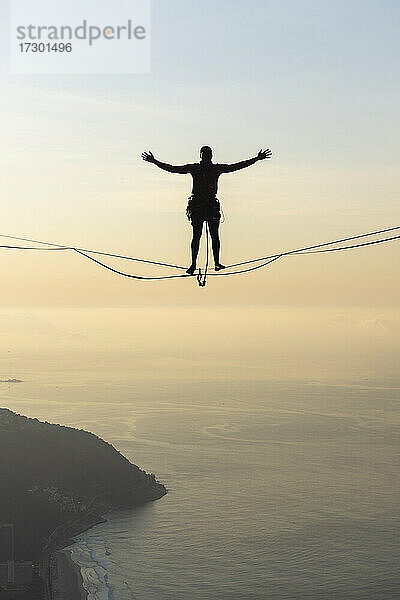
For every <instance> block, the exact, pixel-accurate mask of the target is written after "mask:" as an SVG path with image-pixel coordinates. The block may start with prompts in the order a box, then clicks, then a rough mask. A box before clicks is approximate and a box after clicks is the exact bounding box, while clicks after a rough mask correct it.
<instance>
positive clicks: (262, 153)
mask: <svg viewBox="0 0 400 600" xmlns="http://www.w3.org/2000/svg"><path fill="white" fill-rule="evenodd" d="M271 156H272V152H271V150H270V149H269V148H267V150H260V152H259V153H258V154H257V158H258V160H264V159H265V158H271Z"/></svg>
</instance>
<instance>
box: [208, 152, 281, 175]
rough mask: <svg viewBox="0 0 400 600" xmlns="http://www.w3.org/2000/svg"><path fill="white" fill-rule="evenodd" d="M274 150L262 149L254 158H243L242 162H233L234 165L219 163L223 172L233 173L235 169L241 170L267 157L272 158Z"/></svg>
mask: <svg viewBox="0 0 400 600" xmlns="http://www.w3.org/2000/svg"><path fill="white" fill-rule="evenodd" d="M271 156H272V152H271V150H260V152H259V153H258V154H257V156H254V158H249V159H248V160H241V161H240V162H237V163H233V164H232V165H219V166H220V169H221V173H233V172H234V171H240V169H245V168H246V167H250V166H251V165H254V163H256V162H258V161H259V160H264V159H265V158H271Z"/></svg>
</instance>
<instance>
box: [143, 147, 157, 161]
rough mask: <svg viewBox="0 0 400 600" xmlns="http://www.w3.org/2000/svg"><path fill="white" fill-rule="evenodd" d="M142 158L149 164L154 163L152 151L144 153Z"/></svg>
mask: <svg viewBox="0 0 400 600" xmlns="http://www.w3.org/2000/svg"><path fill="white" fill-rule="evenodd" d="M142 158H143V160H145V161H147V162H151V163H153V162H154V154H153V153H152V152H150V150H149V151H148V152H142Z"/></svg>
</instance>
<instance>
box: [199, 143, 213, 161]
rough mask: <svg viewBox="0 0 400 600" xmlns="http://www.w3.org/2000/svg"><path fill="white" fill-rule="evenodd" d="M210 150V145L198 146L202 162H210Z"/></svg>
mask: <svg viewBox="0 0 400 600" xmlns="http://www.w3.org/2000/svg"><path fill="white" fill-rule="evenodd" d="M212 155H213V153H212V150H211V148H210V146H202V147H201V148H200V158H201V160H202V161H204V162H211V159H212Z"/></svg>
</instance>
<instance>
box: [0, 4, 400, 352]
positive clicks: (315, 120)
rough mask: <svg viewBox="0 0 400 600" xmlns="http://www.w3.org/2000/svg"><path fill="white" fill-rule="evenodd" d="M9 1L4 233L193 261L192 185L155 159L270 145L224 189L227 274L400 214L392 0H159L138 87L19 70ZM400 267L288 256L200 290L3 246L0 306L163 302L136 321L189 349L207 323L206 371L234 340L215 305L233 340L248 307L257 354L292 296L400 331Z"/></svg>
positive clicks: (301, 323)
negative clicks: (224, 341)
mask: <svg viewBox="0 0 400 600" xmlns="http://www.w3.org/2000/svg"><path fill="white" fill-rule="evenodd" d="M5 5H6V3H2V5H1V8H0V11H1V13H0V14H1V19H2V22H3V33H4V35H3V36H2V42H1V44H2V52H1V56H2V59H1V61H2V62H1V65H2V72H1V91H2V93H1V97H0V119H1V127H2V136H1V142H0V143H1V168H2V176H1V181H2V199H3V200H2V212H1V216H2V218H1V228H0V229H1V231H0V233H9V234H15V235H21V236H27V237H33V238H38V239H44V240H49V241H56V242H60V243H67V244H75V245H81V246H86V247H91V248H98V249H104V250H111V251H116V252H121V253H127V254H130V255H135V256H139V257H143V258H158V259H161V260H165V261H168V262H169V261H171V262H177V263H179V264H186V263H188V258H189V257H188V244H189V240H190V226H189V224H188V222H187V220H186V217H185V214H184V212H185V207H186V202H187V196H188V194H189V192H190V177H189V176H179V175H171V174H167V173H164V172H162V171H160V170H158V169H157V168H156V167H154V166H153V165H149V164H147V163H144V162H143V161H142V160H141V158H140V154H141V152H142V151H143V150H146V149H151V150H152V151H153V152H154V153H155V155H156V156H157V157H159V158H160V159H162V160H168V161H170V162H173V163H186V162H191V161H195V160H197V158H198V149H199V147H200V146H201V145H203V144H209V145H211V146H212V147H213V148H214V153H215V160H216V161H217V162H218V161H219V162H230V161H236V160H240V159H243V158H247V157H250V156H253V155H254V154H255V153H256V152H257V151H258V150H259V148H261V147H270V148H271V149H272V151H273V158H272V160H271V161H265V162H263V163H259V164H256V165H255V166H253V167H252V168H250V169H248V170H246V171H242V172H240V173H235V174H231V175H226V176H223V177H222V178H221V180H220V194H219V197H220V199H221V201H222V204H223V208H224V212H225V215H226V222H225V223H224V224H223V225H222V260H223V262H225V263H230V262H235V261H236V260H240V259H246V258H251V257H253V256H259V255H264V254H268V253H270V252H276V251H279V250H283V249H290V248H295V247H297V246H299V245H307V244H309V243H310V244H311V243H314V242H318V241H324V240H329V239H335V238H336V237H338V236H339V237H340V236H342V235H348V234H353V233H362V232H365V231H370V230H374V229H378V228H383V227H389V226H393V225H398V224H399V223H400V207H399V192H400V180H399V169H398V162H399V159H400V151H399V149H400V145H399V133H400V132H399V118H398V106H399V105H400V93H399V81H400V79H399V44H400V41H399V36H398V29H399V17H400V4H399V3H398V2H397V1H395V0H393V1H390V0H375V1H370V0H362V1H361V0H360V1H357V0H351V1H348V0H347V1H337V2H329V1H326V0H318V1H315V0H310V1H305V0H285V1H283V2H282V1H278V0H273V1H269V0H250V1H249V2H246V3H245V2H242V1H238V0H218V2H215V1H211V0H203V1H202V2H198V1H197V0H185V1H183V0H170V1H169V2H164V1H162V0H153V3H152V11H153V17H152V73H151V74H150V75H126V76H118V75H115V76H112V75H108V76H101V75H87V76H78V75H76V76H74V75H69V76H54V75H52V76H45V75H42V76H33V75H32V76H28V75H20V76H16V75H10V74H9V73H8V46H7V27H8V15H7V12H6V9H7V7H6V6H5ZM399 259H400V243H393V244H391V245H387V246H376V247H373V248H367V249H364V250H357V251H354V252H352V253H346V254H341V255H337V254H336V255H335V254H332V255H322V256H304V257H297V258H290V259H287V260H285V261H282V262H280V263H279V262H278V263H276V264H275V265H274V266H272V267H271V268H270V269H265V270H263V271H258V272H255V273H253V274H250V275H247V276H241V277H237V278H232V279H230V278H220V279H218V280H216V279H217V278H215V279H213V280H212V281H210V283H209V285H208V287H207V288H206V289H199V288H198V287H197V286H196V285H195V283H194V282H193V281H190V280H186V279H184V280H175V281H172V282H159V283H141V282H134V281H129V280H124V279H121V278H118V277H117V276H114V275H112V274H111V273H109V272H106V271H103V270H101V269H98V268H97V267H96V266H95V265H93V264H91V263H89V262H86V261H85V260H84V259H83V258H82V259H81V258H80V257H78V256H75V255H73V254H58V253H53V254H48V255H47V254H45V253H31V254H29V253H16V252H10V251H6V250H4V251H2V252H1V253H0V271H1V274H2V275H1V277H2V293H1V296H0V304H1V306H3V307H4V308H5V309H7V310H8V309H16V310H17V311H18V310H20V309H21V308H22V307H36V308H38V307H47V308H48V309H56V308H60V307H63V306H72V307H80V306H86V307H92V306H93V307H100V306H104V307H107V306H117V305H118V306H125V307H130V308H132V309H135V307H138V306H141V307H143V306H148V307H151V306H152V305H154V307H153V308H148V309H147V312H146V311H144V312H141V313H140V315H141V319H140V323H138V327H139V328H140V327H142V330H141V333H140V335H143V336H144V335H145V331H146V327H147V326H148V324H149V322H157V323H160V328H159V329H158V330H157V331H158V333H157V331H155V332H153V334H154V341H155V343H157V344H161V346H162V347H163V344H164V341H163V340H164V339H165V337H164V336H171V332H170V331H167V330H165V331H164V330H163V326H162V324H161V323H165V322H166V321H167V322H168V321H169V323H170V325H173V326H174V327H173V329H174V330H175V331H178V334H177V336H176V337H175V339H174V341H173V342H171V343H172V344H175V345H179V344H180V342H182V343H183V341H182V340H183V338H182V339H181V337H180V336H182V335H183V333H182V332H181V329H180V328H181V327H182V323H184V326H185V328H187V331H190V327H191V323H193V322H194V320H196V322H198V319H199V318H200V319H201V323H202V324H203V326H204V328H205V334H204V339H203V341H202V348H203V350H204V353H205V354H204V356H203V359H204V360H206V359H205V356H206V354H207V345H208V344H209V345H211V346H213V345H215V344H217V346H218V344H220V340H221V335H223V333H222V332H221V331H220V330H219V328H218V327H215V326H214V325H215V319H216V317H215V315H216V314H217V313H216V312H215V311H214V307H215V306H216V305H217V306H218V307H220V308H219V310H220V309H224V308H225V309H226V310H227V311H228V312H226V313H224V314H225V316H224V320H223V322H224V323H225V325H226V329H230V330H232V328H234V326H235V323H237V321H238V319H239V321H240V320H241V317H240V315H242V318H244V315H245V314H246V315H247V316H248V318H249V322H248V326H247V330H249V328H250V329H252V331H253V332H254V336H255V338H254V339H255V341H254V347H253V351H254V353H258V352H262V351H265V352H266V351H267V350H268V352H270V351H271V348H268V349H267V348H266V347H264V345H263V344H264V340H263V335H262V334H261V333H260V329H259V328H258V326H257V323H258V322H259V319H260V315H262V314H263V312H262V311H261V312H259V309H257V311H256V313H253V312H251V310H250V309H248V308H246V307H248V306H255V305H257V306H258V307H259V308H260V307H263V306H264V307H267V306H272V305H274V306H275V307H278V309H279V307H281V310H282V311H283V312H281V313H279V314H280V315H281V317H280V318H282V319H283V320H284V321H285V319H284V317H283V316H282V315H284V314H286V313H285V312H284V309H283V308H282V307H287V306H290V305H292V306H304V307H310V306H311V307H312V306H322V305H326V306H329V307H330V310H331V312H330V317H329V318H332V319H335V318H341V317H340V315H342V313H343V310H342V307H344V306H350V305H352V306H356V307H357V306H362V307H363V308H362V310H363V311H367V313H365V312H363V314H362V315H361V316H360V317H359V318H358V317H357V319H356V321H357V323H362V322H363V320H366V321H369V322H370V323H378V325H377V327H378V329H379V327H380V325H379V323H380V320H382V319H385V318H386V317H387V314H389V312H390V319H389V321H390V323H398V312H396V311H397V308H396V307H397V306H398V303H399V300H400V285H399V278H398V265H399ZM113 264H116V263H113ZM116 266H119V267H122V268H123V269H124V268H129V265H127V264H122V265H121V264H119V265H116ZM157 272H158V271H157ZM175 305H179V306H186V307H187V310H189V311H190V310H192V313H190V312H189V313H187V312H186V313H185V318H184V319H183V320H181V318H180V316H179V315H180V313H179V311H177V310H175V309H174V311H171V313H170V315H169V317H168V314H167V313H165V314H164V313H163V318H162V319H161V317H160V315H161V312H157V311H158V310H161V309H159V308H157V307H160V306H162V307H170V306H175ZM198 305H202V309H203V310H202V313H201V317H199V314H200V313H197V312H196V306H198ZM241 307H243V309H241ZM231 310H232V311H233V312H229V311H231ZM285 310H286V309H285ZM360 310H361V309H360ZM207 311H208V312H207ZM241 311H242V312H241ZM386 313H387V314H386ZM296 314H297V317H296V318H297V321H296V323H297V325H296V327H297V326H298V327H299V330H298V331H299V334H298V335H299V336H300V335H301V336H302V337H301V338H298V339H304V332H305V331H309V332H310V333H313V332H315V331H316V329H315V328H316V322H313V319H312V311H309V312H307V313H301V314H302V315H303V316H301V315H300V313H295V312H293V313H292V316H293V315H296ZM305 314H307V316H305ZM229 315H231V316H230V317H229ZM249 315H250V316H249ZM265 315H266V313H264V316H265ZM246 318H247V317H246ZM293 318H294V317H293ZM121 319H122V320H120V317H118V324H119V325H118V327H119V328H120V329H121V330H122V328H123V326H122V323H123V318H122V317H121ZM53 321H54V320H53ZM217 321H218V320H217ZM243 322H245V321H243ZM243 322H242V324H241V325H240V328H242V327H243ZM287 322H289V321H287ZM79 323H81V321H79ZM211 323H213V326H211ZM385 323H386V325H385V326H386V327H389V329H390V327H391V326H390V325H389V326H388V325H387V321H385ZM199 327H200V325H199ZM293 327H294V329H292V333H293V331H295V330H296V331H297V329H296V327H295V326H294V325H293ZM321 327H322V326H321V323H320V324H319V325H318V328H319V330H320V331H321ZM329 327H330V326H329ZM78 329H80V327H78ZM200 329H201V327H200ZM226 329H225V331H226ZM245 329H246V327H245ZM261 329H262V328H261ZM372 329H373V328H372ZM292 333H291V337H290V339H292V337H293V335H294V334H293V335H292ZM241 335H242V334H240V335H239V333H238V334H237V336H238V337H237V339H236V341H235V343H240V339H241ZM270 335H272V333H271V332H270ZM273 335H274V336H275V337H272V338H271V339H279V336H280V333H279V330H276V331H275V333H274V334H273ZM321 335H322V334H321ZM294 337H295V338H296V335H294ZM105 339H106V338H104V340H105ZM168 339H170V338H168ZM185 339H186V338H185ZM287 339H288V340H289V338H287ZM296 339H297V338H296ZM327 339H328V338H327ZM343 339H345V338H343ZM104 340H103V342H104V343H106V342H105V341H104ZM217 342H218V343H217ZM186 343H187V341H185V342H184V345H185V344H186ZM360 343H362V342H360ZM391 343H392V342H391ZM389 346H390V344H389ZM218 347H219V346H218ZM296 347H297V345H296ZM390 348H391V349H393V348H392V346H390ZM165 351H166V352H167V350H165ZM249 352H250V350H249ZM316 352H318V351H317V350H316ZM221 353H222V354H223V348H220V352H219V354H218V355H219V357H221ZM221 360H222V359H221ZM249 360H250V359H249Z"/></svg>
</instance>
